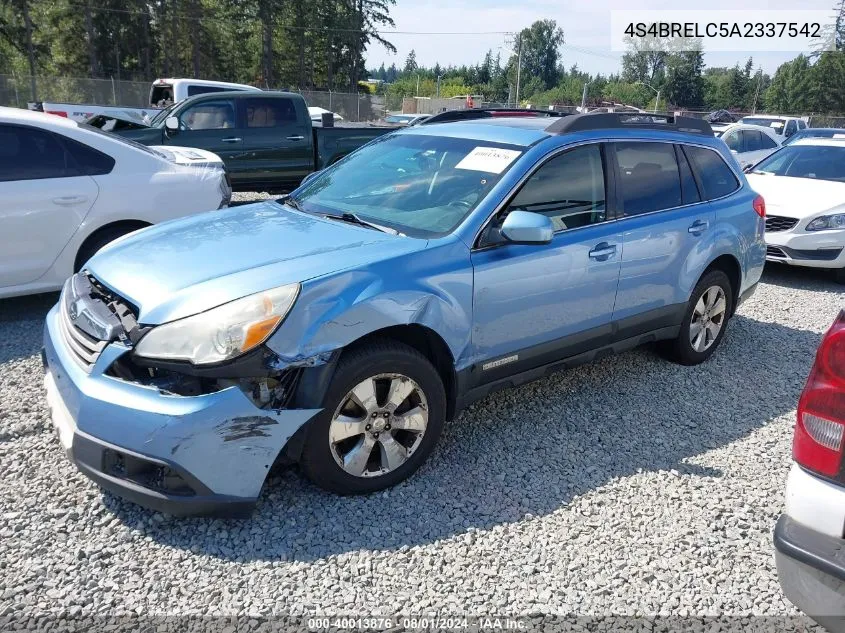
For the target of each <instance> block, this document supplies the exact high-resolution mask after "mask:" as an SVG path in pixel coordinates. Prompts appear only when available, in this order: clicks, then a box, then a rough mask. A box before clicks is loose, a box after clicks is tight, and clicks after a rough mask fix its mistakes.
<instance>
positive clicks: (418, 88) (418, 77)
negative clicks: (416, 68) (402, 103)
mask: <svg viewBox="0 0 845 633" xmlns="http://www.w3.org/2000/svg"><path fill="white" fill-rule="evenodd" d="M415 96H417V97H419V96H420V76H419V75H417V94H416V95H415Z"/></svg>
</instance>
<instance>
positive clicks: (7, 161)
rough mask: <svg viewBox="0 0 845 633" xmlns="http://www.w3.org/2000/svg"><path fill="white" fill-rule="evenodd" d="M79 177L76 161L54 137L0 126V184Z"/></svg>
mask: <svg viewBox="0 0 845 633" xmlns="http://www.w3.org/2000/svg"><path fill="white" fill-rule="evenodd" d="M79 175H81V174H80V172H79V170H78V169H77V167H76V164H75V163H74V160H73V157H72V156H71V155H70V153H69V152H68V151H67V150H66V149H65V147H64V145H63V144H62V143H61V141H60V140H59V139H58V138H57V137H56V136H55V135H54V134H52V133H50V132H47V131H45V130H39V129H36V128H31V127H26V126H16V125H0V181H5V182H8V181H15V180H41V179H44V178H70V177H72V176H79Z"/></svg>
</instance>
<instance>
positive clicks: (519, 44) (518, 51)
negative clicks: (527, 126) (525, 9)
mask: <svg viewBox="0 0 845 633" xmlns="http://www.w3.org/2000/svg"><path fill="white" fill-rule="evenodd" d="M521 71H522V36H520V37H519V39H518V40H517V42H516V107H517V108H518V107H519V75H520V73H521Z"/></svg>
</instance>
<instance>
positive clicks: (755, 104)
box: [751, 68, 763, 114]
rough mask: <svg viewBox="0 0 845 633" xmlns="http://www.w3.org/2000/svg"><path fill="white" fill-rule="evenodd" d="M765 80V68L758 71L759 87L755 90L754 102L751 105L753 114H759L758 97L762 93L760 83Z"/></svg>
mask: <svg viewBox="0 0 845 633" xmlns="http://www.w3.org/2000/svg"><path fill="white" fill-rule="evenodd" d="M762 81H763V69H762V68H760V70H758V71H757V88H756V89H755V90H754V103H753V104H752V105H751V114H757V97H758V96H759V95H760V83H762Z"/></svg>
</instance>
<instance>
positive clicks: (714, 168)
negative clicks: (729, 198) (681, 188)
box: [684, 145, 739, 200]
mask: <svg viewBox="0 0 845 633" xmlns="http://www.w3.org/2000/svg"><path fill="white" fill-rule="evenodd" d="M684 152H685V153H686V155H687V157H688V158H689V160H690V164H691V165H692V168H693V169H694V170H695V173H696V175H697V176H698V180H699V182H700V183H701V184H702V186H703V187H704V197H705V198H706V199H707V200H713V199H715V198H721V197H722V196H726V195H728V194H730V193H733V192H734V191H736V190H737V189H739V181H738V180H737V179H736V176H735V175H734V173H733V170H731V168H730V167H728V165H727V163H725V160H724V159H723V158H722V157H721V155H720V154H719V153H718V152H716V151H714V150H712V149H705V148H703V147H694V146H692V145H687V146H685V147H684Z"/></svg>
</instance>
